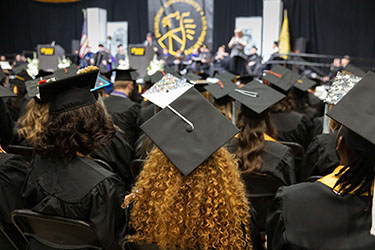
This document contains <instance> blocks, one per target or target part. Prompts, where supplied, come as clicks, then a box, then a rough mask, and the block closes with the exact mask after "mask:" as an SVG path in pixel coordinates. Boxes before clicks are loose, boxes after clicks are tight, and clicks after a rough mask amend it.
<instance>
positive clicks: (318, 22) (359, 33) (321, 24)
mask: <svg viewBox="0 0 375 250" xmlns="http://www.w3.org/2000/svg"><path fill="white" fill-rule="evenodd" d="M284 7H286V9H287V10H288V19H289V30H290V35H291V42H292V43H293V42H294V41H295V39H296V38H298V37H304V38H306V39H307V47H306V49H307V52H310V53H316V54H330V55H341V56H342V55H350V56H352V57H354V60H353V61H354V62H356V64H358V65H363V66H364V68H367V69H368V68H370V67H373V66H375V65H374V63H373V62H372V61H371V60H359V59H357V60H356V58H355V57H363V58H374V57H375V29H374V25H375V15H374V10H375V1H373V0H361V1H358V0H345V1H343V0H329V1H327V0H303V1H301V0H284Z"/></svg>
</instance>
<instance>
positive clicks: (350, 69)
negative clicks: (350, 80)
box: [341, 64, 366, 77]
mask: <svg viewBox="0 0 375 250" xmlns="http://www.w3.org/2000/svg"><path fill="white" fill-rule="evenodd" d="M341 72H342V73H343V74H348V75H355V76H359V77H363V76H364V75H365V74H366V72H364V71H363V70H361V69H360V68H358V67H355V66H353V65H352V64H348V65H347V66H346V67H345V68H343V69H342V70H341Z"/></svg>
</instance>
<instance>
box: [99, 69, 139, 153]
mask: <svg viewBox="0 0 375 250" xmlns="http://www.w3.org/2000/svg"><path fill="white" fill-rule="evenodd" d="M135 79H136V71H135V70H133V69H129V70H116V78H115V82H114V90H113V92H112V93H111V95H110V96H109V97H108V98H106V99H104V105H105V107H106V109H107V111H108V113H109V114H110V115H111V117H112V119H113V122H114V123H115V124H116V125H117V126H118V127H119V128H120V129H121V130H122V131H123V132H124V133H125V139H126V140H127V141H128V142H129V144H130V145H131V146H134V145H135V142H136V141H137V139H138V137H139V133H140V131H139V113H140V105H139V104H138V103H135V102H134V101H132V100H131V99H130V98H129V97H130V94H131V93H132V92H133V90H134V87H135V86H134V81H135Z"/></svg>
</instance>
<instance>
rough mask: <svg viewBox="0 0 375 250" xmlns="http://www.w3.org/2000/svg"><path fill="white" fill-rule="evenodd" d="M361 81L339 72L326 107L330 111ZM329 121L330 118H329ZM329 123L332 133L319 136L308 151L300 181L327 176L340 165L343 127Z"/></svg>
mask: <svg viewBox="0 0 375 250" xmlns="http://www.w3.org/2000/svg"><path fill="white" fill-rule="evenodd" d="M359 80H361V78H360V77H357V76H352V75H347V74H341V73H340V72H338V73H337V76H336V77H335V81H334V82H333V83H332V86H331V88H330V89H329V91H328V95H327V97H326V99H325V102H326V105H329V109H331V108H332V107H333V106H334V105H336V104H337V103H338V102H339V101H340V100H341V98H342V97H344V96H345V95H346V94H347V93H348V92H349V90H351V89H352V88H353V87H354V85H355V84H356V83H357V82H358V81H359ZM327 119H329V118H328V117H327ZM328 121H329V122H328V124H327V125H326V126H328V127H329V130H330V132H329V133H327V134H320V135H317V136H316V137H315V138H314V139H313V140H312V142H311V143H310V145H309V147H308V148H307V150H306V153H305V155H304V157H303V160H302V163H301V166H300V168H299V179H300V180H301V181H303V180H305V179H307V178H308V177H310V176H324V175H327V174H329V173H331V172H332V171H333V170H334V169H335V168H336V167H337V166H338V164H339V157H338V154H337V152H336V143H337V131H338V130H339V128H340V127H341V126H340V124H338V123H337V122H335V121H334V120H332V119H329V120H328Z"/></svg>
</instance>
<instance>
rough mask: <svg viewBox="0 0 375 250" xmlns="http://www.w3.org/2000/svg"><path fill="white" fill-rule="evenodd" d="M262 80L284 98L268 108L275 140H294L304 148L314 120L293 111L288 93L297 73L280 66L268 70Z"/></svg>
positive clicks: (309, 136) (311, 134) (293, 105)
mask: <svg viewBox="0 0 375 250" xmlns="http://www.w3.org/2000/svg"><path fill="white" fill-rule="evenodd" d="M263 80H265V81H267V82H268V83H269V85H270V86H271V87H272V88H274V89H276V90H277V91H279V92H281V93H283V94H285V95H286V98H284V99H282V100H281V101H280V102H278V103H276V104H275V105H273V106H272V107H271V109H270V111H271V113H270V115H271V120H272V122H273V123H274V125H275V127H276V131H277V138H276V139H277V140H280V141H287V142H296V143H299V144H300V145H301V146H303V147H304V148H306V147H307V146H308V145H309V143H310V142H311V139H312V137H313V132H312V131H313V127H314V122H313V120H312V119H311V117H309V116H307V115H304V114H301V113H298V112H296V111H294V107H295V104H294V101H293V98H292V95H291V93H290V90H291V88H292V87H293V86H294V84H295V83H296V82H297V80H298V75H296V74H295V73H293V72H292V71H290V70H288V69H287V68H285V67H282V66H279V65H277V66H275V67H273V68H272V70H269V71H268V72H267V74H266V76H265V77H264V78H263Z"/></svg>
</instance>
